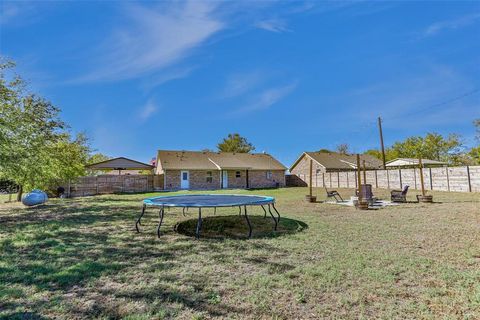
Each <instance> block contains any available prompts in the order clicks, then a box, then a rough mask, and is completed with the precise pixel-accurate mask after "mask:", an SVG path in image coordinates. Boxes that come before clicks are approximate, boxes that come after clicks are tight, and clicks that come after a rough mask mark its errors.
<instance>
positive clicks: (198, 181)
mask: <svg viewBox="0 0 480 320" xmlns="http://www.w3.org/2000/svg"><path fill="white" fill-rule="evenodd" d="M286 169H287V168H286V167H285V166H284V165H282V164H281V163H280V162H279V161H277V160H276V159H275V158H273V157H272V156H271V155H269V154H265V153H231V152H206V151H205V152H204V151H168V150H159V151H158V156H157V167H156V170H155V174H157V175H163V179H164V189H165V190H177V189H197V190H198V189H200V190H201V189H204V190H205V189H220V188H224V189H226V188H270V187H283V186H285V170H286Z"/></svg>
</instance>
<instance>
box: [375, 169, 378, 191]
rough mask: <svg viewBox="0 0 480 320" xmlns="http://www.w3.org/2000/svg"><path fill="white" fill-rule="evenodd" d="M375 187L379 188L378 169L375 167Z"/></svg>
mask: <svg viewBox="0 0 480 320" xmlns="http://www.w3.org/2000/svg"><path fill="white" fill-rule="evenodd" d="M375 188H377V189H378V176H377V169H375Z"/></svg>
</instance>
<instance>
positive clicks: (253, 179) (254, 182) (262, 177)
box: [248, 170, 285, 188]
mask: <svg viewBox="0 0 480 320" xmlns="http://www.w3.org/2000/svg"><path fill="white" fill-rule="evenodd" d="M267 171H270V170H251V171H248V180H249V187H250V188H273V187H276V186H277V183H278V186H279V187H285V171H283V170H271V172H272V177H271V179H267Z"/></svg>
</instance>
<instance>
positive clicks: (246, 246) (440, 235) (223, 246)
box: [0, 188, 480, 319]
mask: <svg viewBox="0 0 480 320" xmlns="http://www.w3.org/2000/svg"><path fill="white" fill-rule="evenodd" d="M232 192H235V193H236V192H238V193H251V194H265V195H272V196H275V197H276V198H277V203H278V206H277V207H278V209H279V211H280V213H281V214H282V217H285V218H288V219H284V221H283V222H282V226H281V232H280V234H278V235H277V236H274V235H272V234H271V232H270V231H269V228H270V227H271V223H272V221H271V220H270V219H263V217H262V216H263V211H262V210H261V209H260V208H257V209H252V210H251V213H252V214H256V215H258V217H255V218H254V231H255V226H257V229H256V230H257V231H258V232H257V233H256V234H254V236H255V238H254V239H250V240H245V239H242V238H227V239H220V240H219V239H205V238H204V239H201V240H200V241H197V240H195V239H194V238H192V237H190V236H186V235H183V234H179V233H176V232H174V231H173V227H174V225H175V224H177V223H178V222H182V221H186V220H189V219H194V218H196V213H195V212H194V211H190V212H189V213H188V216H187V217H183V216H182V214H181V211H180V210H171V211H167V212H166V216H165V220H164V226H163V227H162V236H161V238H160V239H157V238H156V234H155V232H156V222H157V219H158V212H157V210H149V211H148V212H147V214H146V215H145V218H144V219H143V221H142V227H141V229H142V232H141V233H140V234H137V233H136V232H135V226H134V222H135V218H136V217H137V215H138V214H139V211H140V208H141V200H142V199H143V198H145V197H147V196H151V195H153V194H148V195H146V194H137V195H108V196H98V197H89V198H78V199H72V200H70V199H53V200H51V201H49V203H48V204H47V205H45V206H43V207H41V208H35V209H26V208H24V207H23V206H22V205H20V204H18V203H17V204H0V318H8V319H10V318H18V319H49V318H60V319H85V318H104V319H117V318H125V319H163V318H180V319H209V318H229V319H270V318H273V319H293V318H296V319H318V318H335V319H372V318H379V319H412V318H421V319H479V318H480V194H478V193H477V194H468V193H463V194H461V193H440V192H434V193H433V195H434V200H436V201H439V202H441V203H436V204H430V205H428V204H418V203H408V204H404V205H400V206H396V207H387V208H384V209H381V210H371V211H360V210H355V209H354V208H350V207H343V206H337V205H331V204H324V203H315V204H309V203H306V202H305V201H304V195H305V194H306V192H307V189H306V188H291V189H279V190H257V191H250V192H249V191H236V190H235V191H231V190H230V191H228V193H232ZM316 193H317V194H318V195H319V200H323V199H324V191H323V190H322V189H319V190H316ZM341 193H342V194H343V195H345V196H348V195H350V194H352V190H347V189H343V190H341ZM375 193H376V194H377V195H380V196H383V197H387V193H386V191H381V190H376V191H375ZM410 196H411V200H413V199H414V194H413V193H412V194H411V195H410ZM227 214H232V219H236V220H235V221H237V222H238V223H239V224H241V223H244V221H243V220H241V219H239V217H238V216H235V215H236V214H238V212H237V210H236V209H221V210H218V211H217V216H225V215H227ZM204 215H205V216H207V217H210V216H213V212H212V210H204ZM217 219H218V218H217ZM185 224H186V225H187V227H188V226H194V224H192V223H191V222H185ZM267 225H268V227H267ZM292 225H296V226H299V225H300V226H302V227H301V228H298V230H296V231H294V230H293V229H292V228H291V227H292ZM212 226H217V227H218V224H212ZM244 226H245V225H243V227H244ZM205 227H206V228H207V227H208V225H205ZM282 228H283V229H282ZM207 229H208V228H207ZM294 229H295V228H294ZM245 230H246V229H245ZM259 230H260V231H261V233H259V232H260V231H259ZM217 231H218V230H217ZM287 231H288V232H287ZM205 232H206V233H208V232H209V230H205Z"/></svg>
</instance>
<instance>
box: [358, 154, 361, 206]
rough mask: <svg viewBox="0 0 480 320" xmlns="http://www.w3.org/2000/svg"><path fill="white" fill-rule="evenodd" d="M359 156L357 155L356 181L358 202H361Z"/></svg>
mask: <svg viewBox="0 0 480 320" xmlns="http://www.w3.org/2000/svg"><path fill="white" fill-rule="evenodd" d="M361 169H362V168H361V167H360V155H359V154H358V153H357V176H358V178H357V180H358V201H359V202H360V201H361V200H362V174H361V173H360V170H361Z"/></svg>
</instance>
